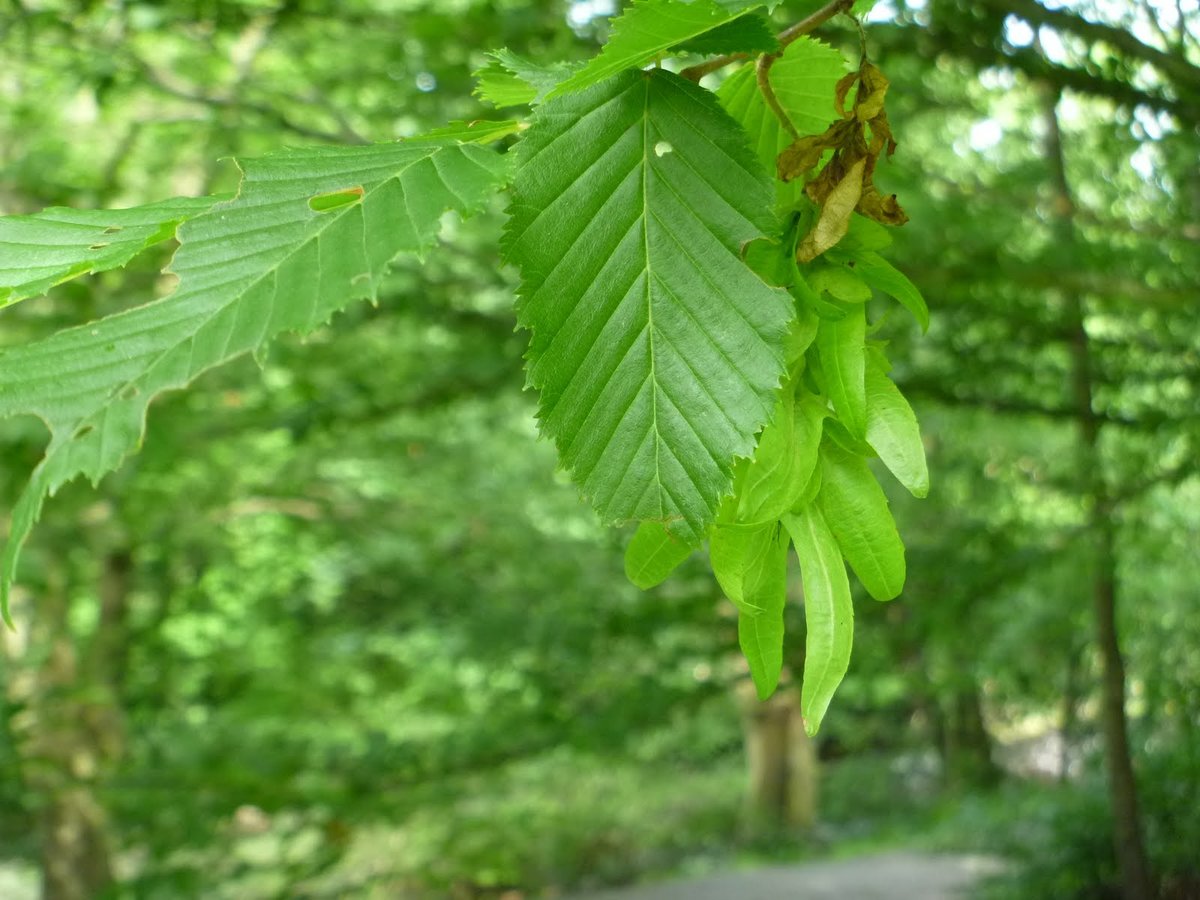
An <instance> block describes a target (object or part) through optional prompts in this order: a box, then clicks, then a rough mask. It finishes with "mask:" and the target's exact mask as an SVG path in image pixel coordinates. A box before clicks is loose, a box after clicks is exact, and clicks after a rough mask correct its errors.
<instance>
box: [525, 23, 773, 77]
mask: <svg viewBox="0 0 1200 900" xmlns="http://www.w3.org/2000/svg"><path fill="white" fill-rule="evenodd" d="M758 5H760V4H757V3H755V4H744V3H729V4H721V3H717V2H715V0H693V2H684V0H633V2H632V3H631V4H630V5H629V6H627V7H626V8H625V10H624V11H623V12H622V13H621V15H620V16H618V17H617V18H616V19H614V20H613V24H612V35H611V36H610V37H609V39H608V43H607V44H605V45H604V47H602V48H601V50H600V53H599V55H597V56H595V57H593V58H592V59H591V60H590V61H589V62H588V63H587V65H585V66H584V67H583V68H582V69H580V70H579V71H578V72H576V73H575V74H574V75H572V76H571V77H570V78H568V79H566V80H565V81H563V82H562V83H561V84H559V85H558V86H557V87H555V88H554V90H553V91H551V92H550V94H549V96H550V97H556V96H558V95H560V94H566V93H570V92H572V91H579V90H583V89H584V88H587V87H591V86H592V85H594V84H599V83H600V82H601V81H604V80H605V79H607V78H611V77H612V76H613V75H616V74H617V73H618V72H621V71H623V70H625V69H636V68H640V67H642V66H644V65H645V64H646V63H648V62H650V61H651V60H653V59H654V58H655V57H657V56H659V55H660V54H662V53H666V52H667V51H668V50H670V49H671V48H672V47H677V46H679V45H681V44H686V43H687V42H689V41H694V40H695V39H697V38H699V37H700V36H701V35H703V34H705V33H706V32H709V31H712V30H713V29H716V28H720V27H721V26H722V25H724V24H726V23H727V22H730V21H732V20H733V19H736V18H737V17H738V16H740V15H743V14H744V12H745V11H746V9H748V8H749V7H751V6H758Z"/></svg>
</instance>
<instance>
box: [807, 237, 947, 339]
mask: <svg viewBox="0 0 1200 900" xmlns="http://www.w3.org/2000/svg"><path fill="white" fill-rule="evenodd" d="M830 259H832V260H838V261H842V262H849V261H853V262H854V271H855V272H856V273H857V274H858V276H859V277H860V278H861V279H862V280H863V281H865V282H866V283H867V284H869V285H870V286H871V287H873V288H877V289H878V290H881V291H883V292H884V293H885V294H888V295H890V296H892V297H894V298H896V300H897V301H898V302H899V303H900V305H901V306H903V307H904V308H905V309H907V310H908V311H909V312H910V313H912V315H913V318H915V319H916V320H917V324H919V325H920V326H921V330H922V331H928V330H929V307H928V306H926V305H925V298H924V297H922V296H921V292H920V291H919V290H917V286H916V285H915V284H913V283H912V282H911V281H909V280H908V277H907V276H906V275H905V274H904V273H903V272H901V271H900V270H899V269H897V268H896V267H895V266H893V265H892V264H891V263H890V262H888V261H887V260H886V259H884V258H883V257H882V256H880V255H879V254H878V253H874V252H872V251H869V250H860V251H856V252H854V253H853V254H851V253H847V252H842V251H841V248H840V247H839V248H835V249H834V250H832V251H830Z"/></svg>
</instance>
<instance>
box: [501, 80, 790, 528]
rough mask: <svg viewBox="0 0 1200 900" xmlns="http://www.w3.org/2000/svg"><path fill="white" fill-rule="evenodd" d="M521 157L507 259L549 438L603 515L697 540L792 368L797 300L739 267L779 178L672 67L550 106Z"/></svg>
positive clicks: (764, 229) (766, 218) (764, 221)
mask: <svg viewBox="0 0 1200 900" xmlns="http://www.w3.org/2000/svg"><path fill="white" fill-rule="evenodd" d="M519 159H520V168H519V170H518V172H517V176H516V180H515V196H514V200H513V205H512V208H511V218H510V221H509V225H508V229H507V233H506V236H505V250H506V253H507V256H508V258H509V259H510V260H511V261H513V262H514V263H516V264H517V265H518V266H519V267H520V269H521V275H522V283H521V288H520V292H521V300H520V303H519V305H518V318H519V321H520V323H521V324H522V325H523V326H524V327H526V328H529V329H530V330H531V331H532V335H531V337H530V348H529V354H528V359H529V381H530V383H531V384H532V385H533V386H535V387H537V388H538V390H539V391H540V392H541V404H540V415H541V419H542V427H543V430H544V431H545V432H546V433H547V434H549V435H550V436H552V437H553V438H554V440H555V443H556V444H557V445H558V448H559V452H560V455H561V459H562V461H563V463H564V465H565V466H566V467H567V468H568V469H569V470H570V471H571V472H572V474H573V475H574V477H575V478H576V480H577V481H578V482H579V483H580V484H581V485H582V486H583V489H584V491H585V493H586V494H587V495H588V496H589V497H591V499H592V502H593V504H594V505H595V507H596V509H597V511H598V512H599V513H600V515H601V516H602V517H603V518H604V519H605V520H607V521H619V520H628V519H657V520H660V521H665V522H668V523H669V524H670V527H671V528H672V530H674V531H676V533H677V534H679V535H681V536H683V537H684V538H685V539H690V540H696V539H699V538H700V536H702V535H703V534H704V532H705V530H706V528H707V526H708V524H709V523H710V522H711V521H712V519H713V517H714V516H715V514H716V509H717V505H718V503H719V501H720V499H721V497H722V496H724V495H725V494H727V493H728V492H729V491H730V489H731V487H732V481H733V463H734V460H735V458H736V457H739V456H748V455H750V453H751V452H752V450H753V446H754V435H755V433H756V432H757V431H758V430H759V429H760V428H761V427H762V425H763V424H764V423H765V422H766V421H767V420H768V419H769V417H770V414H771V412H772V410H773V409H774V405H775V389H776V387H777V386H778V384H779V382H780V378H781V376H782V373H783V359H782V355H783V350H782V343H783V339H784V336H785V334H786V332H787V329H788V325H789V322H790V320H791V318H792V316H793V309H792V303H791V300H790V298H789V297H788V295H787V293H786V292H785V291H782V290H779V289H773V288H769V287H767V286H766V285H765V284H763V282H762V281H761V280H760V279H759V278H758V277H757V276H756V275H755V274H754V273H753V272H752V271H751V270H750V269H749V268H748V267H747V266H746V265H745V264H744V263H743V262H742V261H741V259H740V258H739V256H738V253H739V250H740V248H741V245H742V244H743V243H745V242H747V241H750V240H753V239H754V238H756V237H760V236H762V235H763V234H765V233H768V232H771V231H773V230H774V228H775V223H774V221H773V220H772V217H771V215H770V211H769V188H768V184H767V179H766V176H765V173H763V172H762V170H761V169H760V168H759V166H758V165H757V164H756V163H755V161H754V158H753V157H752V156H751V155H750V153H749V151H748V150H747V149H746V148H745V146H744V145H743V144H742V143H741V139H740V135H739V132H738V131H737V129H736V126H735V125H734V124H733V123H732V122H730V120H729V119H728V117H727V116H726V115H725V114H724V113H723V112H722V111H721V109H720V107H719V106H718V105H717V103H716V101H715V100H714V98H713V97H712V95H711V94H710V93H708V92H707V91H705V90H703V89H701V88H699V87H697V86H696V85H694V84H692V83H691V82H688V81H686V80H684V79H682V78H679V77H678V76H676V75H672V74H670V73H667V72H661V71H656V72H649V73H643V72H633V71H631V72H626V73H624V74H622V75H621V76H619V77H617V78H614V79H611V80H610V81H608V82H606V83H605V84H603V85H597V86H596V87H594V88H592V89H590V90H588V91H586V92H584V93H580V94H577V95H568V96H565V97H561V98H558V99H556V100H551V101H548V102H547V103H545V104H543V105H542V106H540V107H539V108H538V110H537V112H536V113H535V115H534V121H533V124H532V126H531V127H530V129H529V130H528V132H527V133H526V135H525V138H524V140H523V141H522V143H521V147H520V152H519ZM714 172H721V178H720V179H719V180H715V179H713V178H712V176H711V175H710V174H709V173H714Z"/></svg>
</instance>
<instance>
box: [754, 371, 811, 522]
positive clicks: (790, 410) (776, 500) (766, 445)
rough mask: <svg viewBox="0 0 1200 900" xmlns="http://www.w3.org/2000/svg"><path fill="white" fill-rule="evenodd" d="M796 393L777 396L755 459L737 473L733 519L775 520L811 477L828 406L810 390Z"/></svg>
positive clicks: (797, 496) (794, 499)
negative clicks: (773, 411)
mask: <svg viewBox="0 0 1200 900" xmlns="http://www.w3.org/2000/svg"><path fill="white" fill-rule="evenodd" d="M797 393H798V394H799V396H794V395H793V394H792V393H791V392H788V393H787V394H786V395H785V396H784V397H782V398H781V399H780V403H779V407H778V409H777V410H776V412H775V417H774V418H773V419H772V420H771V423H770V424H769V425H767V427H766V428H764V429H763V433H762V437H761V438H759V441H758V449H757V450H755V452H754V461H753V462H752V463H750V465H749V466H747V467H746V469H745V471H744V472H743V473H742V474H741V476H740V477H739V478H738V482H737V486H736V491H735V492H736V495H737V498H738V508H737V520H738V522H740V523H742V524H747V525H749V524H761V523H774V522H775V521H776V520H777V519H778V518H779V517H780V516H782V515H783V514H784V513H786V512H787V511H788V510H790V509H791V508H792V506H793V505H794V504H795V503H796V500H797V499H798V498H799V497H800V494H801V492H802V491H803V490H804V488H805V486H807V485H808V483H809V481H810V480H811V478H812V473H813V469H815V468H816V465H817V449H818V447H819V446H820V443H821V423H822V421H823V420H824V419H825V416H826V415H828V409H827V408H826V406H825V404H823V403H821V402H820V401H819V400H818V399H817V398H816V397H815V396H813V395H812V394H809V393H808V392H806V391H803V390H800V391H798V392H797Z"/></svg>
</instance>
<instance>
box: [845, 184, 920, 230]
mask: <svg viewBox="0 0 1200 900" xmlns="http://www.w3.org/2000/svg"><path fill="white" fill-rule="evenodd" d="M855 209H857V210H858V211H859V212H860V213H862V214H863V215H864V216H866V217H867V218H868V219H874V220H875V221H876V222H881V223H882V224H884V225H903V224H904V223H905V222H907V221H908V214H907V213H905V212H904V210H903V209H902V208H901V207H900V203H899V201H898V200H896V195H895V194H889V195H888V196H886V197H885V196H884V195H883V194H880V193H879V188H877V187H875V185H870V186H869V187H866V188H864V189H863V192H862V197H861V198H860V199H859V201H858V205H857V206H856V207H855Z"/></svg>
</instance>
